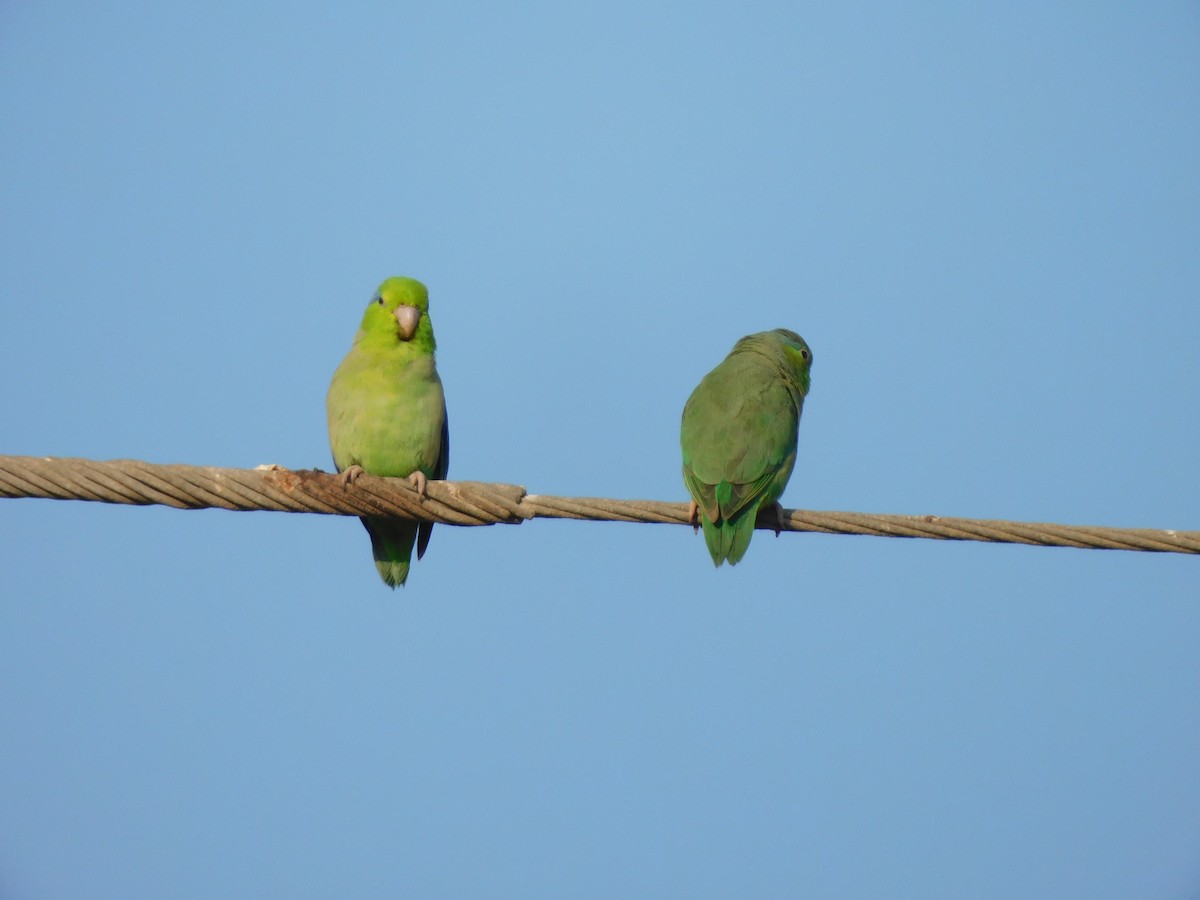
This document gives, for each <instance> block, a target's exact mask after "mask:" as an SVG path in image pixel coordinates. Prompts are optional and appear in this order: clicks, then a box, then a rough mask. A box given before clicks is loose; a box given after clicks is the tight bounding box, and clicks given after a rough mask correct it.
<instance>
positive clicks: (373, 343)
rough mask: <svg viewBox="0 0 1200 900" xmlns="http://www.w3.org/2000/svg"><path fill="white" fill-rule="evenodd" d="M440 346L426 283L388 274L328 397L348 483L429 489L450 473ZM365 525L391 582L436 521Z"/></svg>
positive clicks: (333, 442)
mask: <svg viewBox="0 0 1200 900" xmlns="http://www.w3.org/2000/svg"><path fill="white" fill-rule="evenodd" d="M435 348H436V343H435V341H434V339H433V325H432V324H430V321H429V293H428V291H426V290H425V285H423V284H421V282H419V281H414V280H413V279H411V278H389V279H388V280H387V281H385V282H384V283H383V284H381V285H380V286H379V290H377V291H376V292H375V295H374V296H373V297H372V298H371V302H370V303H369V304H368V305H367V311H366V312H365V313H363V318H362V324H361V325H360V326H359V329H358V333H357V334H356V335H354V344H353V346H352V347H351V348H350V352H349V353H347V354H346V358H345V359H343V360H342V363H341V365H339V366H338V367H337V371H335V372H334V373H333V381H332V382H331V383H330V385H329V393H328V395H327V396H326V398H325V410H326V413H327V414H328V416H329V444H330V447H331V448H332V449H333V463H334V465H335V466H337V470H338V471H339V472H341V473H342V478H343V480H345V481H346V482H347V483H349V482H352V481H353V480H354V479H355V478H356V477H357V476H358V475H360V474H361V473H363V472H367V473H369V474H371V475H380V476H386V477H393V478H407V479H409V480H410V481H411V482H412V483H413V485H414V486H415V487H416V488H417V490H419V491H420V492H421V493H422V494H424V493H425V482H426V479H431V478H432V479H443V478H445V477H446V469H447V467H448V463H449V459H450V432H449V430H448V428H447V425H446V399H445V396H444V395H443V393H442V380H441V379H440V378H439V377H438V373H437V368H436V367H435V365H434V349H435ZM362 523H363V525H365V526H366V528H367V531H368V533H369V534H370V535H371V550H372V552H373V553H374V555H375V567H376V568H377V569H378V570H379V575H380V577H381V578H383V580H384V581H385V582H386V583H387V584H388V585H389V586H390V587H393V588H394V587H396V585H402V584H404V582H405V580H406V579H407V578H408V567H409V563H410V561H411V559H412V550H413V544H414V543H415V544H416V546H417V559H420V558H421V557H422V556H424V554H425V548H426V547H427V546H429V535H430V533H431V532H432V531H433V523H432V522H421V523H419V524H418V523H417V522H404V521H399V520H395V519H381V518H373V517H364V518H363V520H362Z"/></svg>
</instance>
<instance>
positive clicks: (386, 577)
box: [362, 519, 417, 588]
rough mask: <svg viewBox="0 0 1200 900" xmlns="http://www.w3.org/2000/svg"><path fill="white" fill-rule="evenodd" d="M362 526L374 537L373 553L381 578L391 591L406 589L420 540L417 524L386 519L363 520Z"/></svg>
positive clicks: (372, 543)
mask: <svg viewBox="0 0 1200 900" xmlns="http://www.w3.org/2000/svg"><path fill="white" fill-rule="evenodd" d="M362 523H363V525H364V526H365V527H366V529H367V533H368V534H370V535H371V552H372V554H373V555H374V556H375V568H376V569H378V570H379V577H380V578H382V579H383V583H384V584H386V585H387V586H388V587H390V588H395V587H403V586H404V582H405V581H407V580H408V567H409V563H410V562H411V561H412V551H413V543H414V542H415V541H416V539H417V523H416V522H411V523H410V522H391V521H388V520H386V519H363V520H362Z"/></svg>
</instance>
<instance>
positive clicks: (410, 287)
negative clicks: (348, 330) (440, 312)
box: [361, 277, 433, 349]
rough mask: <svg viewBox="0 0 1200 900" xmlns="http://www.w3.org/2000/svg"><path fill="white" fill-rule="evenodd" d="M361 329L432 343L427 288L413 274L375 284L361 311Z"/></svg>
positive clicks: (374, 335)
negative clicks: (363, 309)
mask: <svg viewBox="0 0 1200 900" xmlns="http://www.w3.org/2000/svg"><path fill="white" fill-rule="evenodd" d="M361 328H362V333H363V334H365V335H371V336H372V337H375V338H380V337H392V338H394V339H396V340H399V341H402V342H409V341H411V342H414V343H422V344H428V345H430V349H432V345H433V326H432V325H431V324H430V323H429V292H428V291H427V290H426V289H425V285H423V284H421V282H419V281H417V280H415V279H413V278H400V277H396V278H389V279H388V280H387V281H385V282H384V283H383V284H381V285H380V286H379V290H377V291H376V292H375V293H374V295H372V297H371V302H370V303H369V304H367V309H366V312H364V313H363V320H362V326H361Z"/></svg>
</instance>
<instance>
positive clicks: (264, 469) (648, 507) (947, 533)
mask: <svg viewBox="0 0 1200 900" xmlns="http://www.w3.org/2000/svg"><path fill="white" fill-rule="evenodd" d="M0 497H41V498H48V499H52V500H93V501H98V502H101V503H130V504H138V505H143V506H145V505H154V504H157V505H162V506H173V507H176V508H177V509H207V508H218V509H231V510H276V511H280V512H308V513H323V514H326V515H339V516H364V515H371V516H381V515H382V516H399V517H401V518H409V519H420V520H424V521H431V522H444V523H446V524H448V525H495V524H511V525H515V524H519V523H520V522H523V521H525V520H526V519H533V518H550V519H588V520H592V521H609V522H657V523H664V524H671V525H687V524H688V505H687V504H686V503H666V502H662V501H658V500H610V499H606V498H598V497H552V496H547V495H542V494H527V493H526V492H525V488H523V487H521V486H520V485H515V484H492V483H485V482H479V481H430V482H429V483H428V490H427V492H426V496H425V497H421V496H420V495H419V494H418V493H417V491H416V489H415V488H414V487H413V486H412V485H410V484H409V483H408V481H406V480H404V479H401V478H376V477H374V476H371V475H361V476H359V477H358V478H356V479H355V480H354V482H353V484H349V485H348V484H346V483H345V482H344V481H343V479H342V478H341V476H338V475H331V474H329V473H327V472H322V471H320V470H318V469H300V470H291V469H281V468H279V467H277V466H260V467H259V468H257V469H221V468H212V467H208V466H185V465H157V464H153V463H147V462H141V461H139V460H133V459H118V460H112V461H110V462H98V461H96V460H90V459H70V458H60V457H34V456H0ZM780 525H781V526H782V530H783V531H812V532H822V533H825V534H865V535H874V536H877V537H910V538H915V537H920V538H933V539H936V540H949V541H987V542H992V543H1007V544H1032V545H1036V546H1042V547H1080V548H1087V549H1094V550H1143V551H1153V552H1162V553H1200V531H1160V530H1156V529H1151V528H1108V527H1099V526H1093V527H1089V526H1077V525H1053V524H1040V523H1029V522H1006V521H1001V520H997V519H955V518H946V517H943V516H899V515H880V514H874V513H845V512H815V511H811V510H802V509H792V510H785V511H784V516H783V521H782V523H777V522H776V520H775V516H774V514H773V513H772V512H770V511H768V512H766V513H763V514H760V516H759V520H758V523H757V527H758V528H763V529H770V530H774V529H775V528H776V527H777V526H780Z"/></svg>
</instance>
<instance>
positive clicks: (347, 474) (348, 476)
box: [342, 466, 363, 487]
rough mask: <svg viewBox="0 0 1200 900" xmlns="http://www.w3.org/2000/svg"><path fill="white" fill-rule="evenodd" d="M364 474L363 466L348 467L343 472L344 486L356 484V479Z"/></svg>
mask: <svg viewBox="0 0 1200 900" xmlns="http://www.w3.org/2000/svg"><path fill="white" fill-rule="evenodd" d="M362 473H363V467H362V466H346V468H345V469H343V470H342V486H343V487H344V486H345V485H348V484H354V479H356V478H357V477H358V476H359V475H361V474H362Z"/></svg>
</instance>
